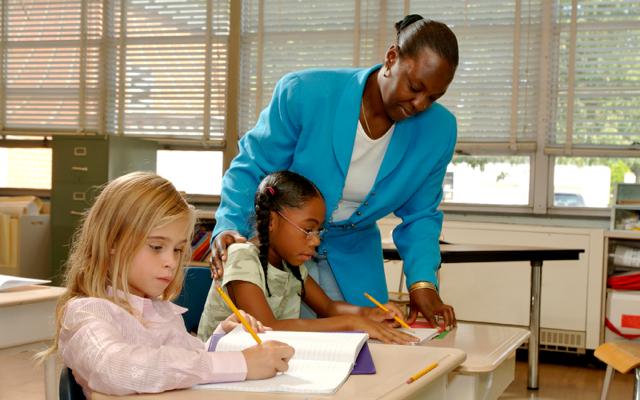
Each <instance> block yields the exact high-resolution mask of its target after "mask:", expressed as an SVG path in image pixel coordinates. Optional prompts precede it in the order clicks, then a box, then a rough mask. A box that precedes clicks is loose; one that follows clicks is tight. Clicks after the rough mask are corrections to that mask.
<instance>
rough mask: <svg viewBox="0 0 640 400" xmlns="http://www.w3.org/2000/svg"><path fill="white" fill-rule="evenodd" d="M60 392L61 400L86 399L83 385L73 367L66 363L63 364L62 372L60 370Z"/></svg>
mask: <svg viewBox="0 0 640 400" xmlns="http://www.w3.org/2000/svg"><path fill="white" fill-rule="evenodd" d="M58 393H59V394H60V400H84V399H85V397H84V393H83V392H82V386H80V385H79V384H78V382H76V379H75V378H74V377H73V373H72V371H71V369H69V367H67V366H66V365H64V366H62V372H60V388H59V392H58Z"/></svg>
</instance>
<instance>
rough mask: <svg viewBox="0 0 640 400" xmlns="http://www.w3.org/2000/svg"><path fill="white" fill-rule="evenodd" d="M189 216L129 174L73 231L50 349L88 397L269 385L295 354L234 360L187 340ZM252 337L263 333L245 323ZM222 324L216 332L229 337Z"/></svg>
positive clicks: (159, 181) (277, 346) (159, 182)
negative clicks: (180, 298) (184, 294)
mask: <svg viewBox="0 0 640 400" xmlns="http://www.w3.org/2000/svg"><path fill="white" fill-rule="evenodd" d="M194 222H195V212H194V209H193V206H190V205H189V204H188V203H187V202H186V200H185V199H184V198H183V197H182V196H181V195H180V193H179V192H178V191H177V190H176V189H175V187H174V186H173V185H172V184H171V183H170V182H169V181H167V180H166V179H164V178H162V177H160V176H158V175H156V174H152V173H146V172H134V173H131V174H128V175H125V176H122V177H120V178H118V179H116V180H114V181H112V182H111V183H109V184H108V185H106V187H105V188H104V189H103V191H102V193H101V194H100V195H99V196H98V198H97V199H96V201H95V204H94V205H93V207H92V208H91V210H90V211H89V212H88V213H87V214H86V217H85V218H84V220H83V221H82V227H81V228H80V229H79V230H78V231H77V232H76V234H75V237H74V241H73V247H72V249H71V253H70V256H69V260H68V262H67V271H66V275H65V283H66V287H67V292H66V293H65V295H63V296H62V297H61V298H60V300H59V301H58V304H57V306H56V317H57V324H58V329H57V332H56V335H55V343H54V346H53V347H52V348H51V349H50V350H49V351H48V352H46V353H45V354H43V355H42V356H43V359H44V357H46V356H48V355H51V354H52V353H54V352H56V351H58V352H59V353H60V355H61V356H62V359H63V361H64V363H65V364H66V365H67V366H68V367H69V368H71V369H72V370H73V374H74V376H75V377H76V380H77V381H78V383H80V384H81V385H82V387H83V390H84V393H85V395H86V396H87V398H89V397H90V394H91V392H92V391H94V390H95V391H99V392H102V393H105V394H111V395H125V394H132V393H157V392H162V391H166V390H171V389H178V388H187V387H191V386H194V385H196V384H201V383H213V382H229V381H242V380H245V379H262V378H267V377H271V376H274V375H275V374H276V373H277V372H278V371H286V370H287V369H288V361H289V359H290V358H291V356H292V355H293V352H294V351H293V349H292V348H291V347H289V346H287V345H285V344H283V343H278V342H264V343H263V344H262V345H259V346H255V347H252V348H249V349H247V350H244V351H242V352H228V353H215V352H212V353H210V352H207V351H206V348H207V347H206V345H205V343H203V342H202V341H200V340H198V339H197V338H194V337H192V336H191V335H190V334H188V333H187V331H186V329H185V326H184V322H183V319H182V316H181V314H182V313H183V312H184V311H185V309H184V308H181V307H178V306H176V305H175V304H173V303H171V302H169V300H171V299H174V298H175V297H177V295H178V294H179V293H180V289H181V287H182V280H183V260H184V259H185V257H186V256H188V253H189V251H190V245H189V244H190V239H191V235H192V233H193V226H194ZM247 318H249V319H250V321H251V324H252V325H253V327H254V328H255V329H258V330H259V331H261V332H263V331H264V329H265V328H264V327H263V326H262V324H260V323H259V322H257V321H256V320H255V319H254V318H252V317H250V316H248V315H247ZM237 325H238V321H237V319H236V318H235V317H230V318H228V319H226V320H225V321H224V323H223V324H221V329H219V330H217V331H216V333H223V332H229V331H230V330H231V329H233V328H234V327H235V326H237Z"/></svg>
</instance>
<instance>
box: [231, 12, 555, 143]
mask: <svg viewBox="0 0 640 400" xmlns="http://www.w3.org/2000/svg"><path fill="white" fill-rule="evenodd" d="M541 9H542V4H541V1H540V0H531V1H529V0H527V1H524V0H522V1H520V2H516V3H514V2H513V1H504V0H502V1H501V0H483V1H474V2H469V1H464V0H457V1H456V0H454V1H448V2H444V3H443V2H424V1H393V0H391V1H361V2H359V1H355V2H353V1H348V2H347V1H345V2H336V1H315V2H302V1H282V0H280V1H275V0H262V1H259V0H254V1H251V2H248V3H247V5H246V7H245V10H244V11H243V35H242V39H243V53H242V55H243V58H242V67H243V73H242V79H241V84H242V98H241V103H242V105H241V130H242V132H246V131H248V130H250V129H251V128H252V127H253V125H254V124H255V122H256V120H257V117H258V115H259V112H260V111H261V110H262V109H264V108H265V107H266V106H267V105H268V104H269V101H270V99H271V95H272V93H273V89H274V87H275V84H276V83H277V82H278V80H279V79H280V78H281V77H282V76H284V75H285V74H286V73H288V72H291V71H296V70H302V69H308V68H314V67H325V68H339V67H369V66H373V65H375V64H378V63H381V62H382V61H383V60H384V54H385V52H386V51H387V49H388V48H389V46H391V44H393V43H395V40H396V31H395V27H394V25H395V22H397V21H398V20H400V19H402V18H403V17H404V16H405V15H406V13H416V14H420V15H422V16H423V17H425V18H430V19H434V20H438V21H441V22H444V23H446V24H447V25H448V26H449V27H450V28H451V29H452V30H453V31H454V33H455V34H456V36H457V37H458V41H459V46H460V54H461V61H460V65H459V67H458V71H457V73H456V77H455V79H454V82H453V83H452V85H451V86H450V87H449V90H448V92H447V94H446V95H445V96H444V97H443V98H442V99H441V100H440V102H441V103H442V104H443V105H445V106H446V107H447V108H448V109H449V110H451V111H452V112H453V113H454V114H455V115H456V117H457V118H458V132H459V136H458V142H499V143H504V144H509V145H511V146H512V149H513V150H515V149H517V143H518V142H535V141H536V137H537V129H538V127H537V123H538V116H537V113H538V98H539V67H540V35H541ZM516 40H517V44H516ZM516 48H517V55H516V56H515V57H514V52H515V51H514V49H516ZM354 54H356V55H357V56H356V57H354ZM514 71H515V72H514ZM513 82H516V83H515V84H514V83H513Z"/></svg>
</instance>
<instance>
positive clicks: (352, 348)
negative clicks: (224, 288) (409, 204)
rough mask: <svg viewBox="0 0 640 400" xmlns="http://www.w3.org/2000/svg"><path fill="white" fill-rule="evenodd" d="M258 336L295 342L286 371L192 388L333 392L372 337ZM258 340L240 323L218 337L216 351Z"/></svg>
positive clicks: (277, 333) (241, 347)
mask: <svg viewBox="0 0 640 400" xmlns="http://www.w3.org/2000/svg"><path fill="white" fill-rule="evenodd" d="M258 336H260V339H261V340H263V341H265V340H278V341H280V342H284V343H287V344H289V345H290V346H293V348H294V349H295V350H296V354H295V355H294V356H293V358H292V359H291V361H289V370H288V371H287V372H285V373H280V374H278V375H276V376H275V377H273V378H270V379H264V380H255V381H244V382H230V383H214V384H207V385H198V386H194V387H193V389H209V390H238V391H249V392H285V393H309V394H333V393H335V392H336V391H337V390H338V389H339V388H340V386H342V384H343V383H344V381H345V380H346V379H347V378H348V377H349V374H350V373H351V370H352V369H353V366H354V363H355V360H356V357H357V356H358V353H359V352H360V349H361V348H362V346H364V344H365V343H366V342H367V339H368V338H369V336H368V335H367V334H366V333H354V332H349V333H324V332H285V331H268V332H265V333H259V334H258ZM255 344H256V342H255V340H254V339H253V337H251V335H250V334H249V333H248V332H245V331H244V329H243V327H242V326H241V325H240V326H238V327H237V328H236V329H234V330H233V331H231V332H229V333H228V334H227V335H225V336H224V337H222V338H221V339H220V340H219V341H218V343H217V345H216V347H215V351H240V350H244V349H246V348H248V347H251V346H255Z"/></svg>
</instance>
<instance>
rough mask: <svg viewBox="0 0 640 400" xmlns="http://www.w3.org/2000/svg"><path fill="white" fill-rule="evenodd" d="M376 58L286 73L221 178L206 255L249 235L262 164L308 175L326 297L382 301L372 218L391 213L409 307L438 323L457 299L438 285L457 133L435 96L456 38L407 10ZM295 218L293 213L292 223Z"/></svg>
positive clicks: (446, 79) (220, 256) (218, 269)
mask: <svg viewBox="0 0 640 400" xmlns="http://www.w3.org/2000/svg"><path fill="white" fill-rule="evenodd" d="M396 29H397V32H398V34H397V42H396V44H394V45H392V46H391V47H390V48H389V50H388V51H387V53H386V55H385V59H384V63H383V64H382V65H377V66H374V67H372V68H369V69H354V68H345V69H333V70H327V69H312V70H307V71H301V72H295V73H290V74H288V75H286V76H285V77H283V78H282V79H281V80H280V82H279V83H278V85H277V86H276V88H275V91H274V93H273V99H272V100H271V104H270V105H269V106H268V107H267V108H266V109H265V110H264V111H263V112H262V113H261V114H260V118H259V119H258V122H257V124H256V126H255V128H254V129H253V130H251V131H249V132H247V134H246V135H244V136H243V138H242V139H241V140H240V142H239V154H238V156H237V157H236V158H235V159H234V160H233V162H232V163H231V166H230V168H229V170H228V171H227V172H226V174H225V175H224V178H223V180H222V193H221V197H222V201H221V204H220V207H219V208H218V210H217V212H216V221H217V223H216V228H215V231H214V237H215V239H214V241H213V246H214V248H213V249H212V251H213V256H212V262H211V269H212V274H213V276H214V277H218V276H221V275H222V273H223V270H222V262H221V260H226V247H227V246H228V245H229V244H231V243H234V242H243V241H245V240H246V239H245V238H246V237H248V236H252V232H251V231H250V229H251V228H250V226H249V225H248V224H247V220H248V218H247V216H248V215H249V214H250V213H251V212H253V194H254V193H255V191H256V188H257V187H258V184H259V182H260V181H261V179H263V178H264V177H265V176H266V175H267V174H269V173H271V172H274V171H278V170H291V171H295V172H297V173H299V174H301V175H303V176H305V177H306V178H308V179H309V180H311V181H312V182H314V183H315V184H316V186H317V187H318V189H319V190H320V192H321V193H322V194H323V195H324V198H325V201H326V204H327V214H326V218H325V226H324V227H325V228H327V229H328V232H327V233H326V234H325V235H324V236H323V238H322V240H321V241H320V245H319V246H318V247H317V253H316V254H315V256H314V257H313V259H312V261H311V262H307V263H306V265H307V268H308V270H309V274H310V275H311V276H314V275H315V276H314V278H315V279H316V281H317V282H319V284H320V286H321V287H322V288H323V289H324V290H325V292H326V293H327V294H328V295H329V297H331V298H332V299H334V300H346V301H348V302H349V303H353V304H357V305H360V306H368V305H370V304H369V300H367V299H366V298H365V297H364V292H367V293H369V294H371V295H372V296H373V297H374V298H376V299H378V300H379V301H380V302H382V303H385V302H387V301H388V294H387V285H386V280H385V274H384V266H383V258H382V247H381V237H380V231H379V229H378V226H377V224H376V221H378V220H379V219H381V218H383V217H385V216H387V215H389V214H390V213H394V214H395V215H396V216H398V217H399V218H401V219H402V223H401V224H400V225H398V226H397V227H396V228H395V229H394V231H393V238H394V242H395V244H396V246H397V248H398V251H399V253H400V255H401V256H402V259H403V260H404V271H405V274H406V278H407V279H406V280H407V284H408V285H409V291H410V298H411V314H410V315H409V318H408V321H409V322H413V321H414V320H415V319H416V317H417V313H418V312H420V313H421V314H423V315H424V317H425V318H426V319H427V320H428V321H429V322H431V324H432V325H434V324H435V322H436V319H435V315H441V316H442V317H443V318H444V322H445V329H447V330H449V329H451V328H452V327H453V326H455V325H456V319H455V314H454V312H453V308H452V307H450V306H448V305H445V304H443V303H442V300H441V299H440V295H439V294H438V291H437V281H436V271H437V269H438V266H439V264H440V247H439V244H438V238H439V236H440V231H441V229H442V212H440V211H438V210H437V207H438V205H439V204H440V200H441V199H442V181H443V179H444V175H445V172H446V169H447V165H448V164H449V162H450V161H451V157H452V156H453V151H454V147H455V143H456V133H457V128H456V120H455V117H454V116H453V115H452V114H451V113H450V112H449V111H447V110H446V109H445V108H444V107H443V106H441V105H440V104H437V103H436V101H437V100H438V99H439V98H440V97H442V96H443V95H444V94H445V92H446V91H447V88H448V87H449V84H450V83H451V81H452V80H453V77H454V74H455V71H456V68H457V66H458V43H457V40H456V37H455V35H454V34H453V32H451V30H450V29H449V28H448V27H447V26H446V25H445V24H443V23H440V22H436V21H431V20H427V19H423V18H422V17H421V16H419V15H409V16H407V17H405V18H404V19H403V20H402V21H400V22H398V23H397V24H396ZM294 222H295V223H298V222H301V221H294Z"/></svg>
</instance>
